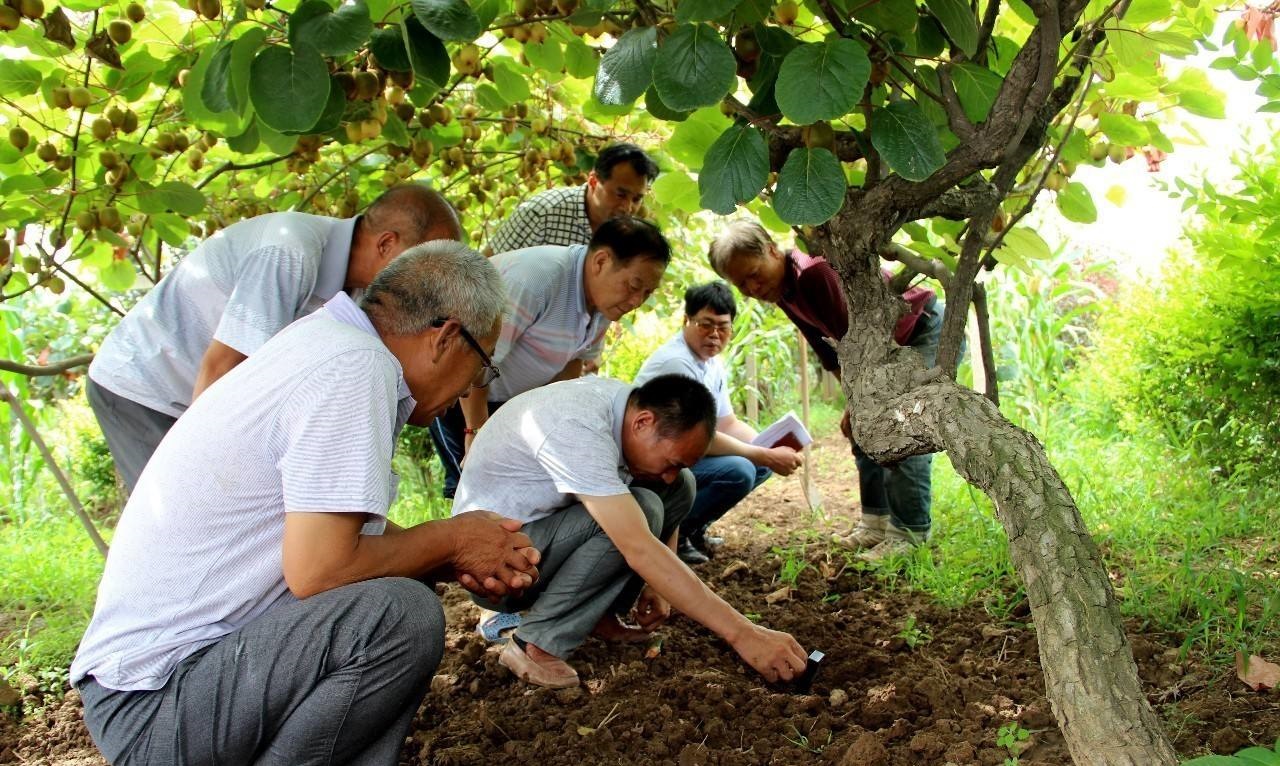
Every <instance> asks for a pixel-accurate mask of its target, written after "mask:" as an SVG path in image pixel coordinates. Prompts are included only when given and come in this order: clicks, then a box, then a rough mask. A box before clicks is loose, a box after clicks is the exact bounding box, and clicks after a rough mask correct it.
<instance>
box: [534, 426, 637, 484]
mask: <svg viewBox="0 0 1280 766" xmlns="http://www.w3.org/2000/svg"><path fill="white" fill-rule="evenodd" d="M534 458H535V459H536V460H537V461H538V464H539V465H540V466H542V468H543V470H545V471H546V472H547V475H548V476H549V477H550V478H551V480H552V481H553V482H554V483H555V485H556V490H557V491H558V492H563V493H565V494H572V495H578V496H582V495H591V496H595V497H612V496H614V495H625V494H628V493H629V492H630V491H631V490H629V489H628V488H627V485H626V482H624V481H623V480H622V477H621V476H619V475H618V462H619V458H620V455H619V448H618V443H617V442H616V441H614V439H613V433H612V428H611V427H609V426H607V425H605V426H604V427H602V426H601V424H599V423H597V424H594V425H593V424H589V423H583V422H581V421H579V420H577V419H573V418H569V419H565V420H561V421H559V422H558V423H556V425H555V426H554V427H553V428H551V429H550V430H549V431H548V432H547V435H546V437H545V438H544V439H543V441H542V444H541V445H540V446H539V447H538V449H537V450H536V451H535V452H534Z"/></svg>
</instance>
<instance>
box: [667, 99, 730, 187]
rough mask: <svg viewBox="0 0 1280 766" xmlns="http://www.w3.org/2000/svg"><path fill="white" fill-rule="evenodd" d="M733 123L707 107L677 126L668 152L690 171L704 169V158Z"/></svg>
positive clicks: (668, 144) (668, 143)
mask: <svg viewBox="0 0 1280 766" xmlns="http://www.w3.org/2000/svg"><path fill="white" fill-rule="evenodd" d="M732 124H733V123H732V121H731V120H730V119H729V118H728V117H725V116H724V115H723V114H721V113H720V110H719V109H716V108H714V107H707V108H706V109H699V110H698V111H696V112H694V113H693V114H691V115H689V119H687V120H685V121H684V122H682V123H680V124H679V125H677V126H676V129H675V130H673V131H672V132H671V139H670V140H669V141H667V151H668V152H670V153H671V156H672V157H675V158H676V159H677V160H679V161H680V162H683V163H684V164H685V166H686V167H688V168H689V169H690V170H694V171H696V170H699V169H700V168H701V167H702V158H703V157H705V156H706V154H707V150H708V149H710V148H711V145H712V144H714V143H715V142H716V139H718V138H719V137H720V134H721V133H723V132H724V131H725V129H726V128H728V127H729V126H730V125H732Z"/></svg>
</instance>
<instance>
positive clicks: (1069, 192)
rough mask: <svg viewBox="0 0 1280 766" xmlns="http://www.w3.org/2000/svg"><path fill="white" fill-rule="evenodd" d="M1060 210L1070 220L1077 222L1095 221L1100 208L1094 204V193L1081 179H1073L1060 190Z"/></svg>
mask: <svg viewBox="0 0 1280 766" xmlns="http://www.w3.org/2000/svg"><path fill="white" fill-rule="evenodd" d="M1058 210H1060V211H1062V216H1063V217H1064V218H1066V219H1067V220H1068V221H1075V222H1076V223H1093V222H1094V221H1096V220H1098V208H1097V207H1095V206H1094V204H1093V195H1091V194H1089V190H1088V189H1087V188H1085V185H1084V184H1082V183H1080V182H1079V181H1072V182H1070V183H1068V184H1067V185H1066V187H1065V188H1064V189H1062V191H1060V192H1058Z"/></svg>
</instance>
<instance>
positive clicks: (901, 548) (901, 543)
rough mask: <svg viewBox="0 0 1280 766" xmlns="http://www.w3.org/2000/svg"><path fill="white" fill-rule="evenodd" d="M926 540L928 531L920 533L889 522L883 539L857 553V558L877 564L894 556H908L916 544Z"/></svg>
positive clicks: (918, 544)
mask: <svg viewBox="0 0 1280 766" xmlns="http://www.w3.org/2000/svg"><path fill="white" fill-rule="evenodd" d="M928 540H929V533H928V532H926V533H924V534H921V533H919V532H912V531H910V530H906V529H899V528H897V527H895V526H893V525H892V524H890V525H889V527H888V529H886V530H885V533H884V540H882V541H880V542H879V543H877V544H876V545H875V546H873V547H872V548H871V549H870V550H865V551H863V552H861V553H859V554H858V556H857V559H858V561H862V562H866V563H868V564H879V563H880V562H882V561H884V560H886V559H890V558H893V557H895V556H898V557H902V556H910V555H911V552H912V551H914V550H915V549H916V547H917V546H920V545H923V544H924V543H925V542H927V541H928Z"/></svg>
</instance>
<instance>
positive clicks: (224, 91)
mask: <svg viewBox="0 0 1280 766" xmlns="http://www.w3.org/2000/svg"><path fill="white" fill-rule="evenodd" d="M232 46H233V43H223V44H222V45H220V46H218V49H217V50H216V51H214V53H213V56H212V57H211V58H210V59H209V68H208V69H206V70H205V73H204V83H203V84H202V85H201V87H200V98H201V100H203V101H204V105H205V106H207V107H209V108H210V109H212V110H213V111H215V112H226V111H230V110H234V109H236V108H237V106H238V104H237V102H236V101H235V100H234V99H235V94H234V93H232V92H231V49H232Z"/></svg>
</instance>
